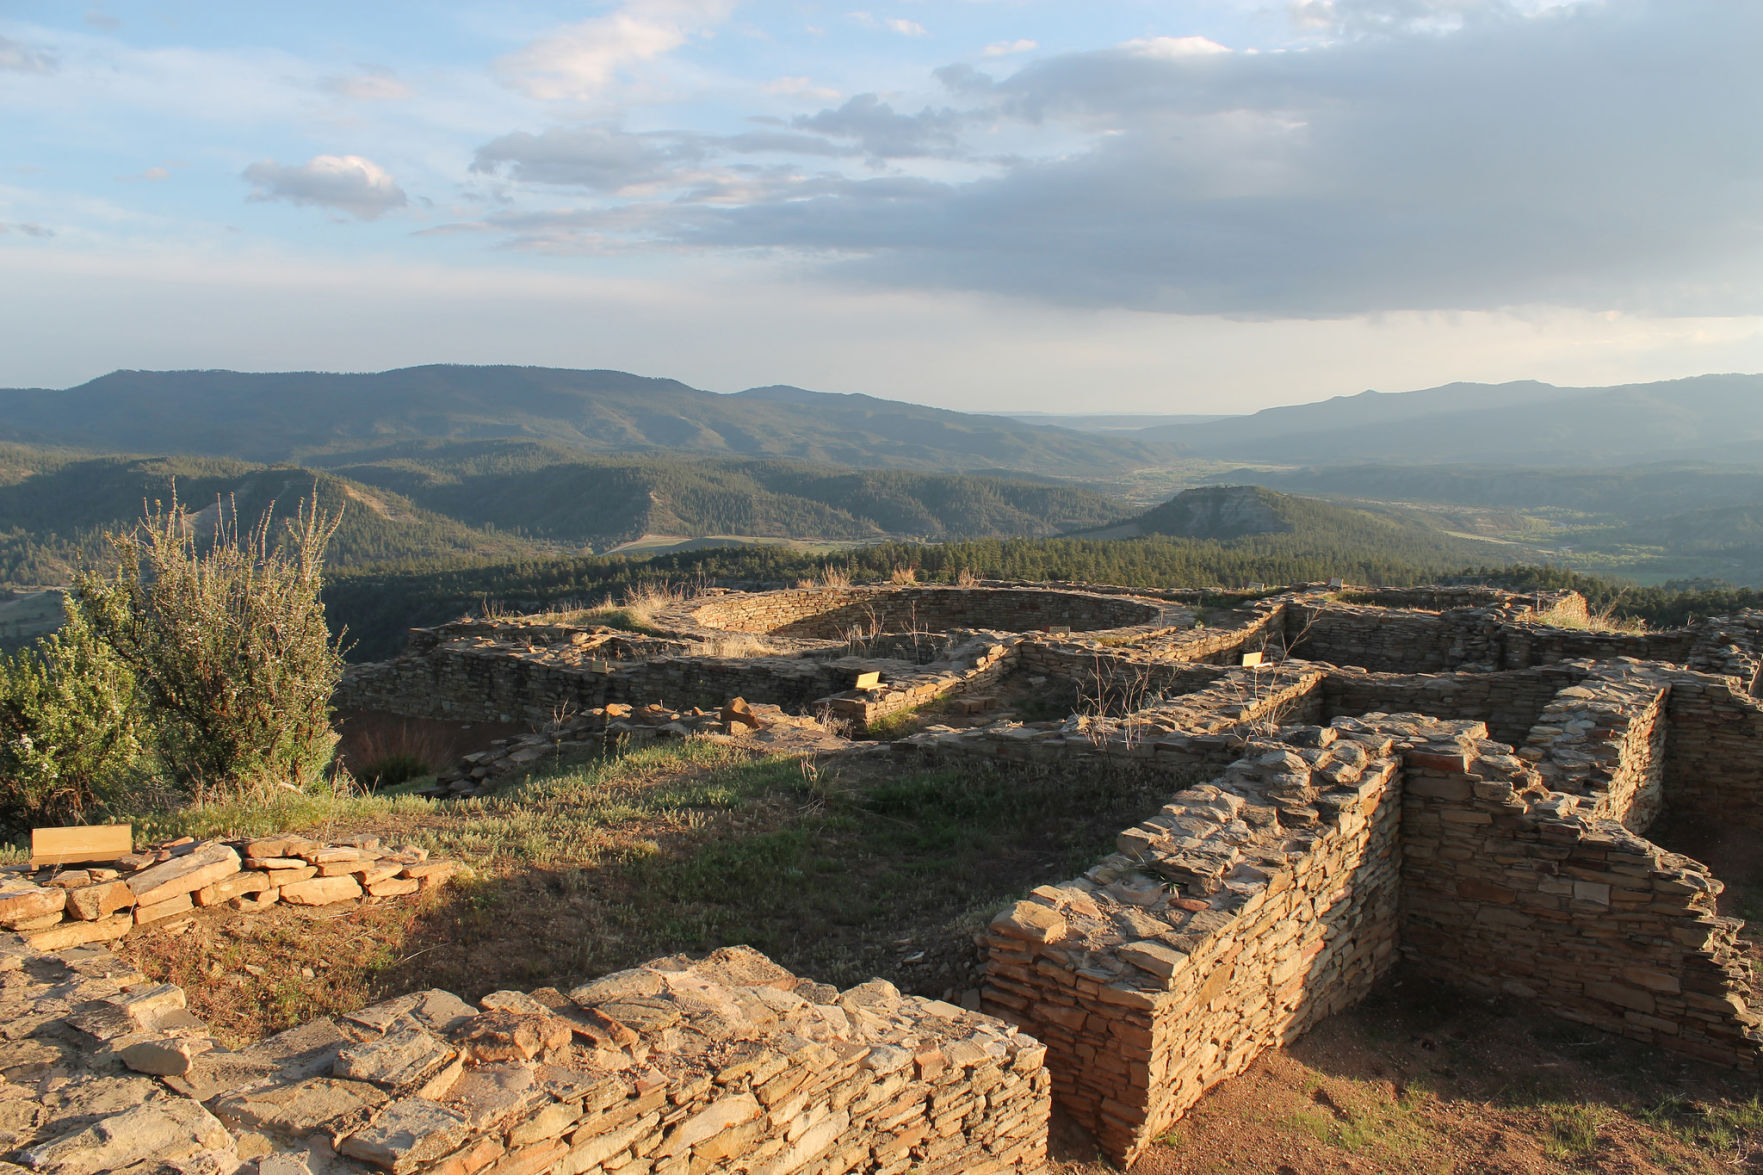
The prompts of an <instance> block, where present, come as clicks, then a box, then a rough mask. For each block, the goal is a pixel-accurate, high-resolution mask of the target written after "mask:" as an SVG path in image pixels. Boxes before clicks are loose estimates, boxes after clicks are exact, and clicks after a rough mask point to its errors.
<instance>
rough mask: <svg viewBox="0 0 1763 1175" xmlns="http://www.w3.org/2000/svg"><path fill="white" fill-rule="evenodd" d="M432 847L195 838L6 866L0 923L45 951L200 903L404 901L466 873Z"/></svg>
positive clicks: (361, 840)
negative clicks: (91, 861)
mask: <svg viewBox="0 0 1763 1175" xmlns="http://www.w3.org/2000/svg"><path fill="white" fill-rule="evenodd" d="M459 868H460V867H459V864H458V862H455V861H431V860H429V856H428V850H426V849H421V848H415V847H412V846H408V845H400V846H398V847H395V848H389V847H385V846H382V845H381V844H380V839H379V838H378V837H377V836H355V837H348V838H344V839H343V840H341V841H338V842H335V843H324V842H320V841H315V840H308V839H306V838H305V837H298V836H272V837H257V838H254V839H249V840H238V841H219V840H209V841H198V840H194V839H192V838H189V837H184V838H182V839H180V840H175V841H170V842H167V843H166V844H163V845H158V846H155V847H153V848H150V849H148V850H146V851H145V852H140V853H132V854H130V855H128V856H126V857H123V858H121V859H119V860H116V861H113V862H111V863H110V864H109V865H107V866H104V867H98V866H93V867H90V868H79V869H66V868H59V867H57V868H48V869H40V870H35V871H33V870H31V869H29V868H28V867H19V866H15V867H13V868H10V869H7V870H4V871H0V927H3V928H5V929H7V930H13V931H17V932H19V933H20V934H23V935H24V936H25V937H26V939H27V940H28V941H29V942H30V944H31V945H32V946H33V947H35V948H36V949H38V950H46V951H47V950H63V949H66V948H68V947H76V946H83V945H85V944H88V943H100V942H114V941H116V940H117V939H120V938H122V937H124V936H125V935H127V934H128V933H129V932H130V931H132V930H134V928H135V927H137V926H146V925H148V924H150V923H153V922H159V921H162V920H163V919H166V918H171V917H175V916H176V915H179V914H187V913H189V912H191V911H192V910H194V909H197V908H209V907H214V906H223V905H224V906H229V907H231V908H232V909H235V910H265V909H268V908H269V907H270V906H273V905H275V904H276V903H278V902H285V903H287V904H288V905H294V906H328V905H331V904H333V903H335V902H346V901H357V900H363V899H380V898H396V897H402V896H404V895H406V894H413V893H416V892H418V891H419V890H424V889H428V888H430V887H432V886H436V885H440V884H442V883H443V882H445V881H446V880H447V879H448V878H449V877H452V876H453V875H454V874H455V873H457V872H458V871H459Z"/></svg>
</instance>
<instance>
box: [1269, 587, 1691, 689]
mask: <svg viewBox="0 0 1763 1175" xmlns="http://www.w3.org/2000/svg"><path fill="white" fill-rule="evenodd" d="M1583 603H1584V602H1583V601H1581V605H1582V606H1583ZM1528 612H1529V609H1528V608H1519V607H1516V606H1514V605H1512V604H1508V605H1505V606H1485V607H1476V608H1463V609H1457V610H1454V611H1448V612H1439V613H1431V612H1398V611H1388V610H1386V609H1384V608H1379V607H1369V606H1364V605H1357V604H1349V603H1343V602H1340V601H1330V600H1322V599H1319V598H1316V597H1311V596H1300V597H1294V598H1293V599H1292V600H1291V602H1290V603H1289V605H1288V607H1287V614H1286V640H1287V642H1288V643H1289V645H1290V647H1291V651H1292V653H1293V655H1295V656H1299V657H1307V658H1309V659H1311V660H1315V661H1328V662H1330V663H1332V664H1336V665H1353V666H1358V667H1360V668H1363V669H1369V670H1372V671H1374V672H1386V673H1448V672H1454V671H1458V670H1463V669H1471V670H1477V671H1482V672H1487V671H1494V670H1501V669H1508V670H1509V669H1528V668H1530V667H1532V666H1537V665H1554V664H1558V663H1560V662H1562V661H1570V660H1594V661H1610V660H1615V659H1616V658H1619V657H1634V658H1637V659H1639V660H1643V661H1670V662H1673V663H1676V664H1685V663H1687V662H1688V661H1689V659H1690V654H1691V650H1692V649H1693V648H1694V647H1695V646H1696V645H1697V642H1698V640H1699V639H1700V638H1701V636H1702V635H1703V634H1702V633H1701V632H1700V630H1699V629H1669V630H1665V631H1661V632H1648V633H1611V632H1582V631H1578V630H1575V629H1568V628H1551V627H1549V626H1547V625H1543V624H1536V623H1531V622H1526V621H1523V619H1522V617H1523V616H1525V615H1526V614H1528Z"/></svg>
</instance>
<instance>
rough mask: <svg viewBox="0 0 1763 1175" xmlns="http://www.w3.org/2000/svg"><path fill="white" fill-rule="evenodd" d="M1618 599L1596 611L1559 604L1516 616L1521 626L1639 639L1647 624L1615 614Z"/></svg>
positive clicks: (1564, 603)
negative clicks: (1621, 635) (1623, 634)
mask: <svg viewBox="0 0 1763 1175" xmlns="http://www.w3.org/2000/svg"><path fill="white" fill-rule="evenodd" d="M1619 603H1620V601H1619V600H1613V601H1611V602H1610V603H1609V604H1606V605H1605V606H1604V607H1602V608H1600V609H1598V610H1597V611H1591V610H1589V609H1588V610H1586V611H1584V612H1582V611H1580V609H1579V608H1578V607H1576V606H1573V605H1572V604H1569V603H1567V602H1561V603H1556V604H1552V605H1550V606H1549V607H1548V608H1544V609H1542V610H1540V611H1536V612H1527V613H1525V614H1524V615H1522V616H1520V617H1518V620H1519V622H1520V623H1522V624H1534V625H1537V626H1539V627H1544V628H1567V629H1572V630H1573V631H1575V632H1612V633H1626V634H1629V635H1631V636H1638V635H1639V634H1641V633H1643V632H1646V631H1647V622H1646V621H1645V620H1641V619H1638V618H1635V617H1624V616H1618V615H1616V608H1617V605H1618V604H1619Z"/></svg>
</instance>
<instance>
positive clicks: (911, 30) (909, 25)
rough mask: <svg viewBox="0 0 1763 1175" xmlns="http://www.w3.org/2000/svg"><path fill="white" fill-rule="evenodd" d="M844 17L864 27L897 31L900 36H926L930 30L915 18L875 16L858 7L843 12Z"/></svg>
mask: <svg viewBox="0 0 1763 1175" xmlns="http://www.w3.org/2000/svg"><path fill="white" fill-rule="evenodd" d="M845 19H846V20H848V21H850V22H851V23H852V24H855V25H861V26H862V27H864V28H866V29H888V30H890V31H892V32H896V33H899V34H900V35H901V36H902V37H928V36H930V30H928V29H926V28H925V27H924V26H923V25H921V24H919V23H918V22H917V21H915V20H907V19H906V18H905V17H903V16H890V17H886V18H880V17H877V16H876V15H875V14H874V13H873V12H867V11H864V10H862V9H859V10H858V11H856V12H847V13H845Z"/></svg>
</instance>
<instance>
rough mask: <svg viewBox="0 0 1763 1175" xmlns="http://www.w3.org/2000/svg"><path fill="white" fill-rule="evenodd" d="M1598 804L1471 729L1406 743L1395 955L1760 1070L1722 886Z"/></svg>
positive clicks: (1745, 973) (1467, 982) (1637, 1035)
mask: <svg viewBox="0 0 1763 1175" xmlns="http://www.w3.org/2000/svg"><path fill="white" fill-rule="evenodd" d="M1599 806H1600V801H1599V799H1597V798H1593V797H1580V796H1572V795H1562V794H1560V793H1557V792H1551V791H1549V790H1548V789H1547V788H1545V787H1544V786H1543V785H1542V781H1541V780H1540V778H1539V777H1538V776H1537V775H1536V773H1535V772H1534V771H1532V770H1531V768H1530V767H1529V766H1527V765H1526V764H1525V763H1524V762H1523V761H1522V760H1520V759H1518V758H1516V757H1515V756H1513V755H1512V754H1510V748H1509V747H1507V746H1505V745H1503V744H1500V743H1493V742H1490V741H1488V740H1486V739H1484V738H1479V737H1477V736H1476V732H1474V731H1472V730H1471V731H1463V732H1460V733H1459V735H1458V737H1457V738H1455V739H1454V740H1452V741H1451V742H1450V743H1447V744H1441V743H1440V742H1439V741H1438V740H1437V739H1436V738H1435V739H1434V740H1432V741H1431V742H1430V744H1428V745H1425V746H1420V747H1417V748H1415V749H1414V750H1412V751H1410V752H1409V753H1408V754H1407V756H1406V763H1405V769H1404V786H1403V808H1402V855H1403V871H1402V889H1403V914H1402V950H1403V953H1404V954H1405V955H1406V956H1407V957H1408V958H1410V959H1411V960H1412V961H1413V962H1414V964H1415V965H1416V966H1417V967H1419V968H1421V969H1422V970H1424V971H1427V972H1430V973H1431V974H1434V975H1436V976H1437V977H1438V978H1439V979H1440V980H1441V981H1442V982H1446V983H1450V984H1453V985H1457V986H1464V987H1469V988H1471V989H1476V990H1481V991H1484V992H1489V993H1493V992H1502V993H1505V994H1507V995H1511V996H1516V997H1518V998H1522V999H1525V1000H1529V1001H1532V1002H1533V1003H1535V1004H1537V1005H1539V1006H1542V1007H1545V1008H1548V1009H1550V1010H1552V1011H1554V1012H1556V1013H1557V1014H1559V1015H1561V1016H1564V1017H1566V1018H1568V1019H1571V1020H1577V1021H1580V1022H1583V1023H1587V1024H1592V1025H1595V1026H1596V1027H1598V1028H1602V1029H1605V1030H1606V1031H1610V1032H1616V1033H1621V1034H1622V1035H1624V1036H1629V1037H1632V1038H1634V1039H1636V1040H1641V1041H1645V1042H1647V1043H1650V1044H1653V1045H1657V1046H1659V1047H1662V1048H1667V1049H1671V1050H1674V1051H1677V1052H1681V1053H1685V1054H1688V1055H1690V1056H1693V1057H1696V1058H1698V1059H1700V1060H1704V1061H1711V1062H1714V1063H1716V1064H1721V1065H1728V1066H1732V1067H1734V1068H1738V1069H1742V1070H1744V1071H1746V1072H1757V1071H1758V1062H1759V1059H1760V1057H1763V1052H1760V1050H1763V1032H1759V1028H1758V1026H1759V1024H1760V1023H1763V1018H1760V1017H1759V1015H1758V1010H1757V1009H1756V1008H1753V1007H1752V1006H1751V1005H1750V1001H1751V994H1750V986H1749V985H1750V975H1749V968H1748V967H1747V966H1746V965H1745V962H1744V959H1743V956H1742V955H1741V953H1740V952H1739V950H1738V949H1737V947H1736V946H1735V942H1734V940H1735V936H1736V934H1737V931H1738V928H1739V926H1740V925H1742V924H1741V923H1739V922H1736V921H1734V920H1732V919H1728V918H1722V917H1720V916H1719V915H1718V914H1717V913H1716V912H1715V904H1714V899H1715V895H1716V894H1717V893H1718V892H1719V888H1720V887H1719V883H1718V882H1716V881H1714V880H1713V879H1712V878H1711V877H1709V875H1708V873H1707V871H1706V870H1705V868H1704V867H1702V866H1701V865H1699V864H1697V863H1696V862H1695V861H1692V860H1690V859H1689V858H1687V857H1681V856H1678V855H1677V854H1674V853H1669V852H1666V851H1665V850H1664V849H1661V848H1660V847H1659V846H1657V845H1654V844H1651V843H1649V842H1648V841H1645V840H1642V839H1641V838H1640V837H1638V836H1636V835H1634V834H1633V833H1631V832H1629V831H1628V830H1627V829H1626V828H1624V827H1622V825H1620V824H1618V823H1616V822H1615V821H1614V820H1608V819H1601V818H1599V817H1597V816H1595V815H1592V814H1591V813H1594V812H1596V811H1597V810H1598V808H1599Z"/></svg>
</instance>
